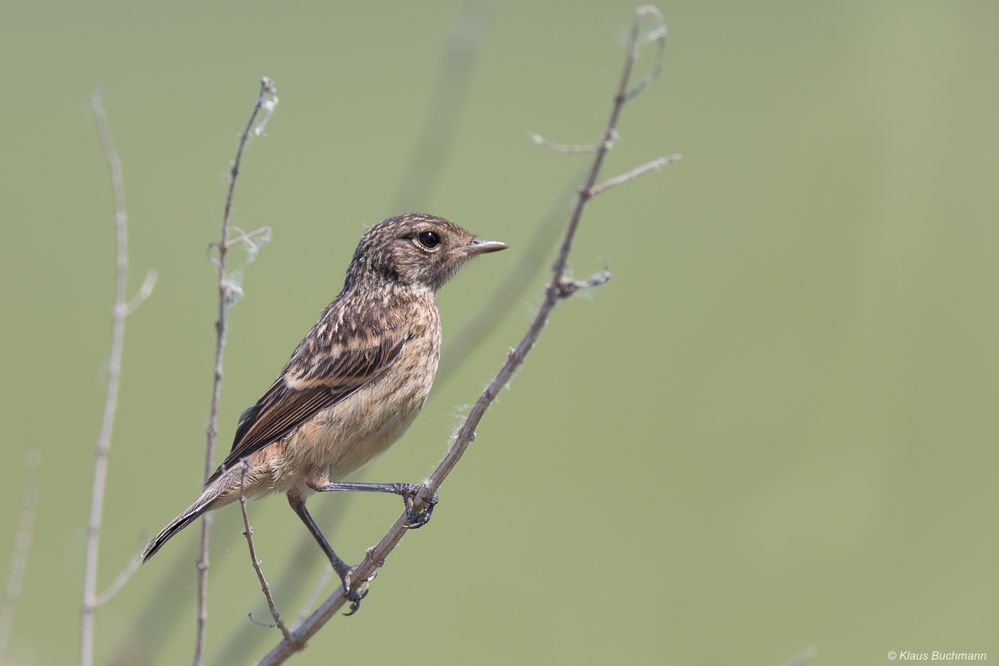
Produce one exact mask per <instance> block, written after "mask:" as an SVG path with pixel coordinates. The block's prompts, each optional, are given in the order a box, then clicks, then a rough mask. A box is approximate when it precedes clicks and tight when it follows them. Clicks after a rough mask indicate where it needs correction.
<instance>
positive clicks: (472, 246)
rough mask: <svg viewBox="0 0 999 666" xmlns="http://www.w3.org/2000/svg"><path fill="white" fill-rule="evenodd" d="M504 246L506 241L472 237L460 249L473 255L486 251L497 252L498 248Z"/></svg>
mask: <svg viewBox="0 0 999 666" xmlns="http://www.w3.org/2000/svg"><path fill="white" fill-rule="evenodd" d="M506 247H507V246H506V243H501V242H499V241H494V240H485V239H483V238H473V239H472V242H470V243H469V244H468V245H466V246H465V247H463V248H461V249H462V252H463V253H464V254H467V255H468V256H470V257H473V256H475V255H477V254H485V253H487V252H499V251H500V250H505V249H506Z"/></svg>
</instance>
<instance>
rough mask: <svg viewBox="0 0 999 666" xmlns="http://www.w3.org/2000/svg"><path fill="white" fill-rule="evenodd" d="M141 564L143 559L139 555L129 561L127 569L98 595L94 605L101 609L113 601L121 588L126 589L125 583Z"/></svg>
mask: <svg viewBox="0 0 999 666" xmlns="http://www.w3.org/2000/svg"><path fill="white" fill-rule="evenodd" d="M141 564H142V559H141V558H140V557H139V556H138V555H136V556H135V557H133V558H132V559H131V560H129V561H128V564H126V565H125V568H124V569H122V570H121V573H119V574H118V575H117V576H115V579H114V580H113V581H111V584H110V585H108V587H107V589H106V590H104V591H103V592H101V593H100V594H98V595H97V598H96V599H95V600H94V603H95V604H96V605H97V606H98V607H100V606H103V605H104V604H106V603H107V602H109V601H111V599H113V598H114V595H116V594H118V593H119V592H120V591H121V588H123V587H125V583H127V582H128V579H129V578H131V577H132V576H133V575H134V574H135V572H136V571H138V570H139V566H140V565H141Z"/></svg>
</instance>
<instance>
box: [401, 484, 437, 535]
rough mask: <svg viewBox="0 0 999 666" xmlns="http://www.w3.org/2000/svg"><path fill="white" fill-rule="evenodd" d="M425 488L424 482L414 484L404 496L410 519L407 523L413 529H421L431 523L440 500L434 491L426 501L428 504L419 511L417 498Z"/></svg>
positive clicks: (407, 514) (407, 516) (407, 515)
mask: <svg viewBox="0 0 999 666" xmlns="http://www.w3.org/2000/svg"><path fill="white" fill-rule="evenodd" d="M423 488H424V486H423V485H422V484H414V485H412V486H410V487H409V489H408V490H407V492H406V493H405V494H403V496H402V499H403V501H404V502H405V503H406V518H407V519H408V520H409V522H408V523H406V527H408V528H409V529H411V530H415V529H419V528H421V527H423V526H424V525H426V524H427V523H429V522H430V516H432V515H433V514H434V507H435V506H437V503H438V502H439V501H440V498H439V497H438V496H437V493H434V494H433V495H431V496H430V498H429V499H427V500H426V501H425V502H424V503H425V504H426V506H425V507H423V509H422V510H421V511H417V510H416V498H417V497H419V493H420V491H422V490H423Z"/></svg>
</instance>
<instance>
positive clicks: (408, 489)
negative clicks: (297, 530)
mask: <svg viewBox="0 0 999 666" xmlns="http://www.w3.org/2000/svg"><path fill="white" fill-rule="evenodd" d="M309 487H310V488H312V489H313V490H315V491H316V492H318V493H332V492H365V493H391V494H393V495H399V496H401V497H402V501H403V502H405V504H406V517H407V518H408V519H409V524H408V525H406V527H408V528H410V529H414V530H415V529H417V528H418V527H423V526H424V525H426V524H427V523H429V522H430V516H432V515H433V513H434V507H435V506H437V502H438V501H440V500H439V498H438V497H437V493H434V494H433V495H432V496H431V497H430V498H429V499H427V500H426V507H425V508H424V509H423V510H422V511H417V510H416V498H417V497H419V493H420V492H421V491H422V490H424V488H425V486H424V485H423V484H422V483H350V482H345V481H332V482H328V483H316V484H309Z"/></svg>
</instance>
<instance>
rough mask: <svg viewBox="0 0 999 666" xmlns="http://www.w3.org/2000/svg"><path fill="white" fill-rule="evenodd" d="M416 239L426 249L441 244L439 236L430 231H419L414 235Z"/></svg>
mask: <svg viewBox="0 0 999 666" xmlns="http://www.w3.org/2000/svg"><path fill="white" fill-rule="evenodd" d="M416 240H418V241H419V242H420V245H422V246H423V247H425V248H427V249H428V250H432V249H434V248H435V247H437V246H438V245H440V244H441V237H440V236H438V235H437V234H435V233H434V232H432V231H421V232H420V233H418V234H417V235H416Z"/></svg>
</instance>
